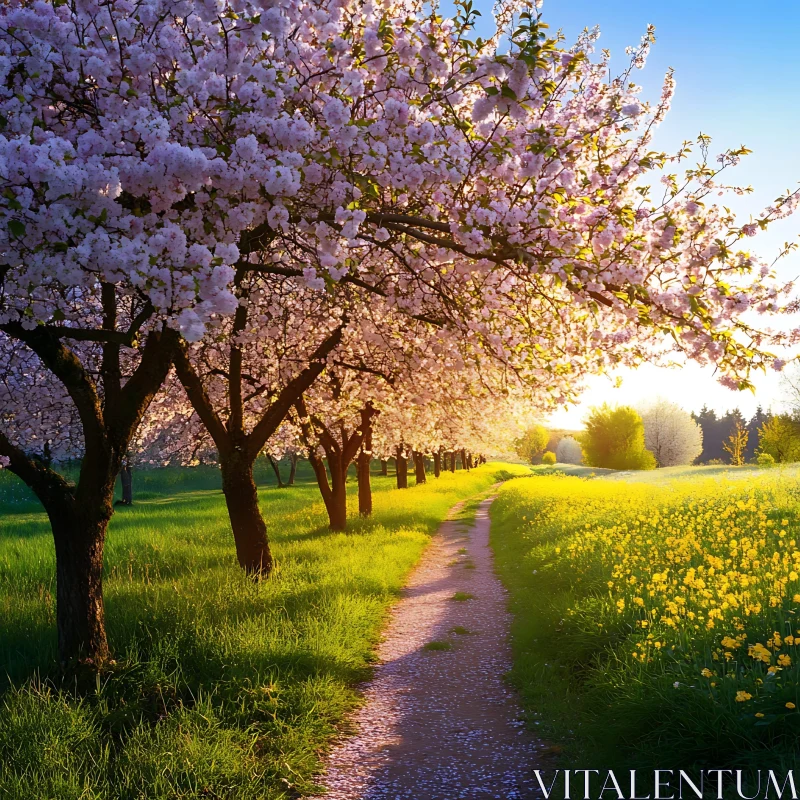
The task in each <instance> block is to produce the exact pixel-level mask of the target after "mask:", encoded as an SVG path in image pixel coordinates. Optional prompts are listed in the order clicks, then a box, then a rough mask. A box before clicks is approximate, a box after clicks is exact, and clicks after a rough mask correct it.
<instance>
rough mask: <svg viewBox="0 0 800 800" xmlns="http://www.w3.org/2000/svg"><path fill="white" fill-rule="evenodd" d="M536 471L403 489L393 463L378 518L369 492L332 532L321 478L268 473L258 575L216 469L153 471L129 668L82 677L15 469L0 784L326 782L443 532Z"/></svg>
mask: <svg viewBox="0 0 800 800" xmlns="http://www.w3.org/2000/svg"><path fill="white" fill-rule="evenodd" d="M525 471H526V470H525V468H520V467H515V466H513V465H501V464H488V465H484V466H482V467H480V468H478V469H475V470H472V472H470V473H464V472H461V471H459V472H457V473H456V474H455V475H451V474H450V473H449V472H448V473H443V475H442V477H441V478H439V479H438V480H435V479H433V478H431V479H429V481H428V483H427V484H426V485H424V486H421V487H412V488H410V489H408V490H405V491H398V490H396V489H393V488H392V486H393V483H394V479H393V478H381V477H378V476H376V477H375V478H374V479H373V485H374V488H375V497H374V501H375V514H374V516H373V518H372V519H370V520H361V519H358V518H357V501H356V498H355V494H353V496H352V497H351V498H350V512H351V527H350V531H349V532H348V533H333V532H331V531H329V530H328V529H327V527H326V521H327V520H326V516H325V513H324V507H323V505H322V502H321V500H320V497H319V492H318V490H317V488H316V486H315V485H313V484H311V483H309V482H307V481H305V482H301V483H300V485H298V486H296V487H294V488H291V489H282V490H279V489H276V488H265V489H264V490H263V491H262V492H261V495H260V497H261V504H262V509H263V511H264V515H265V518H266V521H267V526H268V529H269V531H270V536H271V538H272V542H273V546H274V551H275V556H276V559H277V568H276V573H275V576H274V578H272V579H271V580H269V581H266V582H262V583H260V584H256V583H253V582H251V581H250V580H248V579H246V578H245V577H244V575H243V574H242V573H241V572H240V570H239V568H238V567H237V566H236V563H235V555H234V548H233V541H232V536H231V533H230V527H229V524H228V520H227V514H226V511H225V506H224V502H223V498H222V496H221V493H220V491H219V474H218V472H217V471H216V470H212V469H210V468H198V469H187V470H170V469H164V470H153V471H152V472H147V473H143V472H138V473H136V474H135V478H134V480H135V484H134V486H135V504H134V506H132V507H131V508H120V509H118V511H117V513H116V515H115V516H114V518H113V520H112V522H111V526H110V529H109V535H108V542H107V548H106V568H105V596H106V618H107V627H108V634H109V640H110V644H111V647H112V649H113V651H114V654H115V657H116V661H117V663H116V666H115V668H113V669H112V670H111V671H109V672H108V673H106V674H104V675H103V676H102V677H101V679H100V680H99V681H98V684H97V685H96V686H94V687H91V689H89V690H86V689H82V690H81V691H78V690H77V689H76V687H75V686H72V685H69V684H67V685H63V684H62V683H60V682H59V679H58V676H57V675H56V673H55V672H54V671H53V665H54V663H55V658H56V640H55V627H54V624H55V617H54V614H55V607H54V599H53V598H54V594H55V585H54V555H53V545H52V539H51V537H50V534H49V529H48V525H47V523H46V519H45V516H44V514H43V513H42V512H41V510H40V509H38V508H37V505H36V503H35V500H33V499H32V498H31V497H30V495H29V493H28V492H27V490H25V489H24V487H21V486H20V485H19V484H18V482H16V481H15V479H13V478H12V476H10V475H8V474H5V473H2V472H0V620H2V625H0V676H2V677H1V678H0V681H4V684H3V683H0V692H1V693H2V694H0V797H2V798H3V800H34V798H36V800H39V798H52V799H53V800H79V799H80V800H145V799H146V800H166V799H167V798H180V799H181V800H186V799H188V798H226V800H227V799H230V800H234V799H235V800H251V799H252V800H255V798H259V800H263V799H264V798H266V799H267V800H272V799H273V798H289V797H293V796H296V794H297V793H302V792H307V791H310V790H311V788H312V787H313V780H314V775H315V774H316V773H317V771H318V769H319V766H320V754H321V752H322V751H323V750H324V747H325V746H326V745H327V744H328V743H329V742H330V740H331V738H332V737H333V736H334V735H335V734H336V732H337V730H339V727H340V725H341V723H342V722H343V719H344V718H345V716H346V715H347V714H348V713H349V712H350V711H352V709H353V708H354V707H355V706H356V705H357V703H358V694H357V692H356V691H355V689H354V686H355V685H356V684H357V682H359V681H360V680H362V679H363V678H365V677H366V676H367V674H368V670H369V666H370V663H371V662H372V661H373V659H374V647H375V644H376V642H377V640H378V637H379V634H380V629H381V626H382V623H383V620H384V618H385V614H386V611H387V608H388V606H389V605H390V604H391V603H392V602H394V600H395V599H396V598H397V596H398V593H399V591H400V589H401V587H402V585H403V582H404V580H405V577H406V575H407V574H408V572H409V570H410V569H411V568H412V567H413V565H414V564H415V563H416V561H417V560H418V559H419V556H420V555H421V553H422V551H423V549H424V548H425V546H426V544H427V542H428V541H429V537H430V535H431V534H432V533H433V532H435V530H436V529H437V527H438V526H439V524H440V523H441V521H442V520H443V519H444V518H445V516H446V515H447V513H448V510H449V509H450V508H451V507H452V506H453V505H454V504H455V503H457V502H458V501H461V500H464V499H465V498H468V497H471V496H473V495H475V494H477V493H480V492H483V491H485V490H486V489H488V488H489V487H490V486H491V485H492V484H493V483H494V482H495V481H497V480H499V479H502V478H504V477H510V476H511V475H514V474H520V473H522V472H525ZM303 476H305V477H307V476H308V471H307V470H303V471H302V472H301V478H302V477H303ZM265 478H266V479H267V480H269V479H271V476H269V473H268V472H267V471H266V470H264V469H263V466H262V467H260V468H259V480H260V483H262V484H263V483H264V482H265ZM352 484H353V485H351V486H350V487H349V488H350V490H351V491H352V492H353V493H355V488H356V487H355V482H352ZM6 676H7V677H6Z"/></svg>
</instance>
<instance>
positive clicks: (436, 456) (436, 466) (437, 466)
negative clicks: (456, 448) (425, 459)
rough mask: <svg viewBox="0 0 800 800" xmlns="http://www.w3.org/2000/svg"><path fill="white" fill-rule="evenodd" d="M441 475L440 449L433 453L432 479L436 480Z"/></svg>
mask: <svg viewBox="0 0 800 800" xmlns="http://www.w3.org/2000/svg"><path fill="white" fill-rule="evenodd" d="M441 474H442V448H441V447H440V448H439V449H438V450H435V451H434V453H433V477H434V478H438V477H439V476H440V475H441Z"/></svg>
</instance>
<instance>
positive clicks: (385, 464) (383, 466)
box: [381, 458, 389, 478]
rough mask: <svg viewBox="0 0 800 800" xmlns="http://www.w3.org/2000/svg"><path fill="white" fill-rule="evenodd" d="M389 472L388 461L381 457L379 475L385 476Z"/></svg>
mask: <svg viewBox="0 0 800 800" xmlns="http://www.w3.org/2000/svg"><path fill="white" fill-rule="evenodd" d="M388 474H389V462H388V461H387V460H386V459H385V458H382V459H381V475H383V477H384V478H385V477H386V476H387V475H388Z"/></svg>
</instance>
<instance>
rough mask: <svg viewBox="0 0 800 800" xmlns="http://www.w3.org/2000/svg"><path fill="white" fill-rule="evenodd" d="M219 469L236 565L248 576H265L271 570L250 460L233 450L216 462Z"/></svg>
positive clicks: (267, 542)
mask: <svg viewBox="0 0 800 800" xmlns="http://www.w3.org/2000/svg"><path fill="white" fill-rule="evenodd" d="M220 470H221V472H222V492H223V494H224V495H225V503H226V505H227V507H228V516H229V517H230V521H231V528H232V530H233V540H234V543H235V545H236V557H237V558H238V560H239V565H240V566H241V567H242V569H243V570H244V571H245V572H247V573H248V575H253V576H254V577H259V578H260V577H266V576H268V575H269V573H270V572H271V571H272V553H271V552H270V549H269V541H268V539H267V526H266V524H265V522H264V518H263V517H262V516H261V509H260V507H259V505H258V489H257V488H256V482H255V480H254V478H253V461H252V460H251V459H250V458H249V457H248V456H247V455H245V454H244V453H242V452H241V451H235V450H234V451H233V453H230V454H228V455H226V456H225V457H224V458H221V459H220Z"/></svg>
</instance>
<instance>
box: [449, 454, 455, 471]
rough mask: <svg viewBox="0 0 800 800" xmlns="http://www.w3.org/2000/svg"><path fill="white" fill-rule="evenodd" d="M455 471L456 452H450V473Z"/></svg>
mask: <svg viewBox="0 0 800 800" xmlns="http://www.w3.org/2000/svg"><path fill="white" fill-rule="evenodd" d="M455 471H456V451H455V450H451V451H450V472H455Z"/></svg>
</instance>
